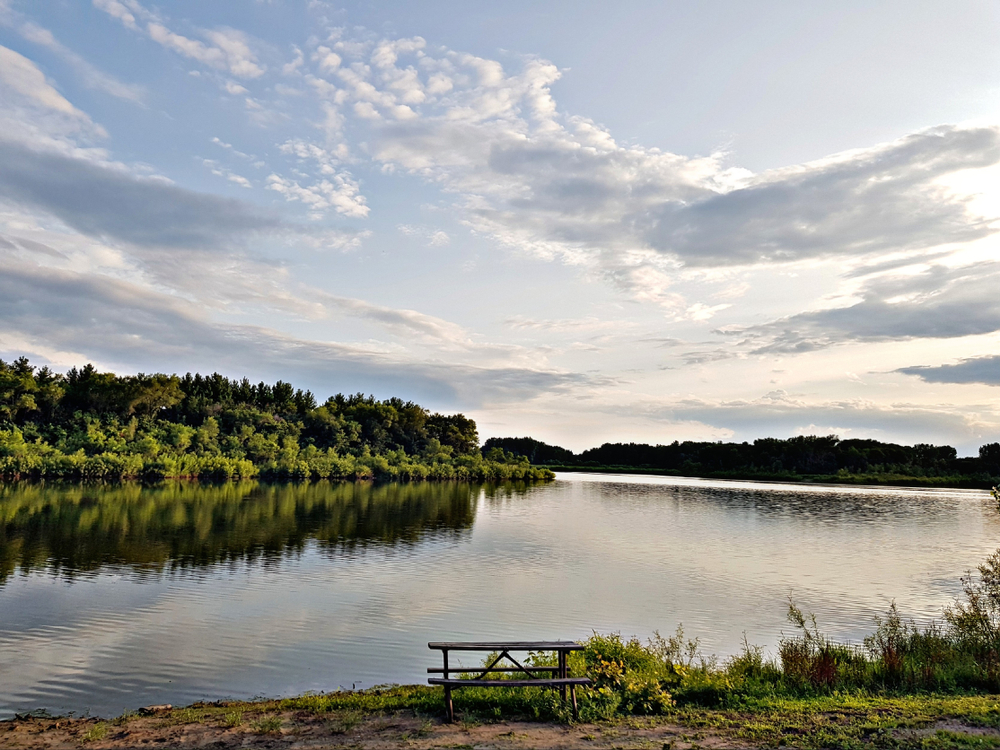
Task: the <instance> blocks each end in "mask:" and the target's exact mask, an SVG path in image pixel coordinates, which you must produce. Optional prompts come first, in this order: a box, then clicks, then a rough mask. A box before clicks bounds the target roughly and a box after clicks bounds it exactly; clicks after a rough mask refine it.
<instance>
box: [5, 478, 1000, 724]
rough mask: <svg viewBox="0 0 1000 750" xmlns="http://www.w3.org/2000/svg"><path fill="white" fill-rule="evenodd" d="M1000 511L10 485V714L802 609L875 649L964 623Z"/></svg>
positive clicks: (709, 499) (533, 495) (403, 669)
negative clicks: (950, 621) (900, 633)
mask: <svg viewBox="0 0 1000 750" xmlns="http://www.w3.org/2000/svg"><path fill="white" fill-rule="evenodd" d="M998 546H1000V515H998V514H997V512H996V509H995V507H994V504H993V501H992V499H991V498H990V496H989V493H987V492H980V491H972V490H918V489H900V488H871V487H830V486H817V485H789V484H777V483H775V484H768V483H754V482H727V481H713V480H699V479H686V478H674V477H647V476H622V475H597V474H589V475H588V474H570V473H562V474H559V475H558V479H557V480H556V481H555V482H552V483H549V484H544V485H535V486H525V485H521V486H483V485H469V484H457V483H442V484H433V483H423V484H409V485H371V484H365V483H358V484H350V483H344V484H335V483H316V484H304V485H267V484H258V483H255V482H247V483H240V484H228V485H220V486H211V485H207V486H206V485H197V484H191V483H172V484H171V483H168V484H164V485H161V486H155V487H142V486H140V485H123V486H76V485H67V486H51V485H49V486H40V485H31V484H24V485H6V486H0V718H9V717H10V716H11V715H12V714H13V713H14V712H21V711H28V710H33V709H39V708H44V709H47V710H49V711H51V712H53V713H66V712H75V713H78V714H80V713H86V712H90V713H91V714H96V715H102V716H104V715H116V714H119V713H121V712H122V711H123V710H125V709H134V708H137V707H139V706H143V705H148V704H154V703H173V704H175V705H179V704H186V703H190V702H193V701H196V700H202V699H211V700H214V699H219V698H249V697H254V696H282V695H292V694H299V693H303V692H306V691H329V690H334V689H337V688H339V687H346V688H351V687H357V688H362V687H370V686H372V685H375V684H380V683H386V682H401V683H414V682H424V681H425V680H426V677H427V675H426V667H428V666H436V665H437V664H438V662H439V661H440V655H439V654H437V653H436V652H431V651H429V650H428V649H427V642H428V641H431V640H473V639H481V640H492V639H518V640H528V639H566V638H584V637H586V636H588V635H589V634H590V633H591V632H592V631H595V630H596V631H600V632H610V631H620V632H621V633H622V634H623V635H633V634H635V635H637V636H639V637H641V638H646V637H648V636H649V635H651V634H652V632H653V631H654V630H659V631H661V632H662V633H664V634H669V633H672V632H673V630H674V629H675V628H676V626H677V624H678V623H683V625H684V630H685V632H686V633H687V634H688V635H689V636H697V637H699V638H700V639H701V642H702V645H703V651H704V652H705V653H706V654H712V653H714V654H718V655H720V656H722V657H724V656H726V655H729V654H733V653H735V652H737V651H739V649H740V644H741V643H742V641H743V637H744V633H745V635H746V638H747V639H748V640H749V642H750V643H754V644H759V645H762V646H765V647H766V648H768V649H770V650H771V651H772V653H773V649H774V646H775V644H776V643H777V640H778V638H779V637H780V635H781V631H782V630H784V631H785V632H790V627H789V625H788V623H787V622H786V621H785V612H786V610H787V602H788V597H789V596H792V597H793V598H794V600H795V602H796V603H797V604H798V605H799V606H800V607H801V608H802V609H803V610H805V611H806V612H813V613H815V614H816V616H817V618H818V621H819V625H820V628H821V630H823V631H824V632H826V633H827V634H828V635H830V636H832V637H833V638H835V639H838V640H842V641H855V642H856V641H858V640H860V639H861V638H862V637H863V636H864V635H865V634H866V633H868V632H870V630H871V629H872V617H873V616H874V615H875V614H880V613H882V612H884V611H885V609H886V607H887V606H888V605H889V603H890V602H891V601H892V600H893V599H895V601H896V603H897V605H898V607H899V609H900V612H901V613H903V614H904V615H905V616H907V617H913V618H914V619H916V620H917V621H918V622H921V623H924V622H927V621H929V620H930V619H933V618H940V613H941V610H942V608H943V607H944V606H945V605H947V604H948V603H950V602H951V601H952V600H953V599H954V597H955V595H956V594H957V593H958V592H959V591H960V582H959V576H960V575H962V574H963V573H964V572H965V571H966V570H968V569H970V568H974V567H975V566H976V565H977V564H978V563H979V562H980V561H982V559H983V558H985V557H986V555H988V554H990V553H991V552H993V551H994V550H995V549H996V548H997V547H998Z"/></svg>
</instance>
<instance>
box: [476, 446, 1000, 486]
mask: <svg viewBox="0 0 1000 750" xmlns="http://www.w3.org/2000/svg"><path fill="white" fill-rule="evenodd" d="M483 449H484V450H490V449H499V450H503V451H505V452H507V453H513V454H514V455H518V456H523V457H524V458H526V459H527V460H529V461H530V462H531V463H533V464H540V465H547V466H550V467H561V468H573V469H583V470H587V469H590V470H595V469H604V470H630V471H642V472H649V473H658V474H676V475H681V476H701V477H720V478H749V479H781V480H791V481H796V480H802V479H811V480H813V481H818V480H822V481H834V482H837V481H839V482H868V483H892V484H920V485H942V486H945V485H947V486H960V487H984V488H988V487H991V486H994V485H996V484H1000V443H989V444H987V445H984V446H982V447H981V448H980V449H979V455H978V456H977V457H970V458H959V457H958V452H957V451H956V450H955V449H954V448H952V447H951V446H948V445H926V444H917V445H896V444H895V443H883V442H880V441H878V440H861V439H850V440H841V439H839V438H838V437H837V436H836V435H828V436H825V437H818V436H807V437H793V438H788V439H787V440H781V439H777V438H762V439H759V440H754V441H753V442H752V443H721V442H716V443H712V442H693V441H685V442H683V443H682V442H678V441H674V442H673V443H670V444H668V445H648V444H646V443H605V444H604V445H602V446H600V447H599V448H591V449H589V450H585V451H583V452H582V453H579V454H576V453H573V452H572V451H570V450H567V449H566V448H560V447H559V446H556V445H548V444H547V443H543V442H541V441H540V440H535V439H533V438H530V437H521V438H490V439H489V440H487V441H486V443H485V444H484V446H483Z"/></svg>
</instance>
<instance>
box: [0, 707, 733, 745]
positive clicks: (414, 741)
mask: <svg viewBox="0 0 1000 750" xmlns="http://www.w3.org/2000/svg"><path fill="white" fill-rule="evenodd" d="M235 721H236V719H235V717H230V718H229V719H228V720H227V719H226V717H224V716H220V717H219V719H218V720H215V721H213V720H211V719H207V720H202V721H198V722H196V723H179V720H178V718H177V717H176V716H175V715H174V712H162V713H156V712H153V713H152V714H151V715H148V716H139V717H135V718H130V719H129V720H128V721H126V722H121V723H114V722H99V721H97V720H96V719H41V718H30V719H17V720H14V721H6V722H0V748H2V749H3V750H7V748H52V750H56V749H58V748H81V747H83V748H86V749H87V750H101V749H102V748H289V749H291V748H358V749H359V750H361V749H365V750H367V749H368V748H372V749H373V750H374V749H376V748H378V749H379V750H382V749H384V748H413V749H414V750H422V749H423V748H455V749H457V748H476V749H477V750H478V749H482V750H487V749H488V748H497V749H498V750H499V749H504V750H508V749H509V750H515V749H517V750H520V749H521V748H592V749H595V750H596V749H598V748H600V749H604V748H607V749H610V748H620V749H622V750H624V749H625V748H636V749H638V748H643V749H644V750H649V749H650V748H654V749H655V750H660V749H661V748H671V750H686V749H688V748H691V747H692V746H694V747H696V748H697V747H700V748H706V749H708V748H733V747H741V745H740V744H739V743H735V744H734V743H733V742H732V741H729V740H726V739H725V738H724V737H722V736H721V735H714V734H711V733H705V732H695V731H694V730H691V729H690V728H683V727H679V726H676V725H671V724H657V723H653V722H645V721H639V722H633V723H632V724H631V725H623V726H615V727H609V726H597V725H592V724H576V725H573V726H566V725H560V724H546V723H539V722H513V721H506V722H498V723H489V724H481V723H463V722H461V721H459V722H456V723H455V724H444V723H441V722H440V721H438V720H433V721H431V720H427V719H420V718H415V717H412V716H389V717H384V716H383V717H368V718H364V719H354V718H350V717H348V718H347V719H346V720H345V718H344V717H336V716H318V715H316V714H313V713H306V712H298V713H297V712H273V713H268V714H264V715H262V714H252V713H249V712H248V713H246V714H244V715H243V716H242V717H240V720H239V724H238V725H236V726H230V725H229V724H232V723H235ZM279 724H280V726H279Z"/></svg>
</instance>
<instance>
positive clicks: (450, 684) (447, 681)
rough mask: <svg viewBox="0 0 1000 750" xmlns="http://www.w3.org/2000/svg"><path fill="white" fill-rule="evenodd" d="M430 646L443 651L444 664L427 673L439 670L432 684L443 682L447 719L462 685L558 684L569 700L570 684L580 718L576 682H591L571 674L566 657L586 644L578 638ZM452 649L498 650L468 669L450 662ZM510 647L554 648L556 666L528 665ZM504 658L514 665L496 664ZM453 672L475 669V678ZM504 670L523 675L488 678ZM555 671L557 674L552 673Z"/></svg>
mask: <svg viewBox="0 0 1000 750" xmlns="http://www.w3.org/2000/svg"><path fill="white" fill-rule="evenodd" d="M427 647H428V648H430V649H433V650H436V651H440V652H441V657H442V660H443V663H444V666H442V667H430V668H428V670H427V672H428V674H440V675H442V676H441V677H428V678H427V682H428V683H430V684H431V685H442V686H444V702H445V708H446V709H447V711H448V721H454V720H455V708H454V706H453V705H452V700H451V691H452V689H453V688H459V687H557V688H559V692H560V693H561V694H562V699H563V701H565V700H566V688H569V692H570V696H571V697H572V701H573V716H574V717H577V718H578V712H577V707H576V686H577V685H590V684H591V681H590V678H589V677H570V676H569V667H568V665H567V663H566V657H567V655H568V654H569V652H570V651H581V650H582V649H583V648H584V646H583V644H581V643H577V642H576V641H458V642H431V643H428V644H427ZM449 651H485V652H488V653H493V652H499V656H497V657H496V658H495V659H493V661H492V662H490V663H489V664H488V665H487V666H486V667H478V668H476V669H468V668H466V667H459V668H455V667H451V666H449V664H448V652H449ZM511 651H555V652H556V655H557V666H534V665H530V666H525V665H523V664H521V663H520V662H519V661H518V660H517V659H515V658H514V657H513V656H511V655H510V652H511ZM504 659H506V660H508V661H510V662H511V663H513V664H514V665H515V666H513V667H501V666H497V665H498V664H500V662H502V661H503V660H504ZM453 672H463V673H475V674H476V676H475V677H472V678H462V677H450V676H449V675H450V674H451V673H453ZM503 673H521V674H524V675H525V677H524V678H522V679H501V680H497V679H492V680H491V679H486V678H487V675H491V674H503ZM553 675H554V676H553Z"/></svg>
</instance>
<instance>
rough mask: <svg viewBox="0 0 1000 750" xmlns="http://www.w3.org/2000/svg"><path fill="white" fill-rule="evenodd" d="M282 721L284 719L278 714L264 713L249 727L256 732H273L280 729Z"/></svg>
mask: <svg viewBox="0 0 1000 750" xmlns="http://www.w3.org/2000/svg"><path fill="white" fill-rule="evenodd" d="M284 723H285V721H284V719H282V718H281V717H280V716H274V715H273V714H272V715H268V714H264V715H262V716H260V717H259V718H258V719H257V720H256V721H254V722H253V723H252V724H251V725H250V728H251V729H252V730H253V731H254V733H256V734H274V733H277V732H280V731H281V727H282V725H283V724H284Z"/></svg>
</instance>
